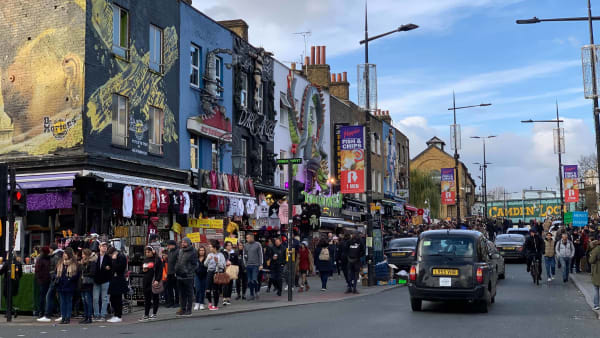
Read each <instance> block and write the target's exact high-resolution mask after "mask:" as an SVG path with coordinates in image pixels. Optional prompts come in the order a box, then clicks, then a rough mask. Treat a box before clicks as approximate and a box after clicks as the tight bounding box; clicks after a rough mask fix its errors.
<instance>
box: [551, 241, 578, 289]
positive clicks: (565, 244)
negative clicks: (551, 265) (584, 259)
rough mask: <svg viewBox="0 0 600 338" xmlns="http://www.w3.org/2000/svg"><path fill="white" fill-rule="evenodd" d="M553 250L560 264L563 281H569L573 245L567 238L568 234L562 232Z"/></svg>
mask: <svg viewBox="0 0 600 338" xmlns="http://www.w3.org/2000/svg"><path fill="white" fill-rule="evenodd" d="M555 251H556V257H557V258H558V262H559V264H560V265H561V266H562V270H563V282H564V283H566V282H568V281H569V267H570V266H571V259H573V256H575V246H574V245H573V242H571V240H569V236H568V234H567V233H566V232H563V233H562V236H561V239H560V241H558V242H557V243H556V247H555Z"/></svg>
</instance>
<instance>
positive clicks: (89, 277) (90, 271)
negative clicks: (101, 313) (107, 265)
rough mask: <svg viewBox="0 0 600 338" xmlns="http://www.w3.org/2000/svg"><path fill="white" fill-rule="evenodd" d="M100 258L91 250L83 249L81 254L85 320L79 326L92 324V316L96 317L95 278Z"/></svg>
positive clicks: (81, 288)
mask: <svg viewBox="0 0 600 338" xmlns="http://www.w3.org/2000/svg"><path fill="white" fill-rule="evenodd" d="M97 260H98V256H96V254H95V253H94V252H93V251H92V250H90V249H83V251H82V253H81V263H80V268H79V269H80V271H81V287H80V291H81V300H82V302H83V319H82V320H81V321H80V322H79V324H91V323H92V316H93V315H94V305H93V301H92V300H93V296H92V293H93V290H94V277H95V276H96V269H97V265H96V262H97Z"/></svg>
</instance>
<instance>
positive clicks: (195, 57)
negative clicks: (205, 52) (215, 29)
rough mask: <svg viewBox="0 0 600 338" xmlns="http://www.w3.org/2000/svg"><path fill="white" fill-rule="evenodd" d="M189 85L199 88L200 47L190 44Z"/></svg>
mask: <svg viewBox="0 0 600 338" xmlns="http://www.w3.org/2000/svg"><path fill="white" fill-rule="evenodd" d="M190 58H191V60H190V85H191V86H192V87H194V88H198V87H200V47H198V46H196V45H194V44H192V46H191V47H190Z"/></svg>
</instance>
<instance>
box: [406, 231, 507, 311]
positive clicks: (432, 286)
mask: <svg viewBox="0 0 600 338" xmlns="http://www.w3.org/2000/svg"><path fill="white" fill-rule="evenodd" d="M487 243H488V241H487V239H486V238H485V237H484V235H483V234H482V233H480V232H478V231H471V230H431V231H426V232H424V233H422V234H421V235H420V236H419V241H418V243H417V251H416V261H415V262H414V264H413V265H412V266H411V268H410V273H409V293H410V305H411V307H412V310H413V311H420V310H421V306H422V302H423V301H424V300H427V301H449V300H465V301H469V302H470V303H473V304H475V305H476V306H477V308H478V310H479V311H480V312H487V311H488V306H489V305H490V304H491V303H493V302H494V301H495V299H496V283H497V281H498V273H497V271H496V265H495V264H494V263H493V259H494V258H497V257H494V256H493V255H494V254H493V253H491V252H490V251H489V248H488V245H487Z"/></svg>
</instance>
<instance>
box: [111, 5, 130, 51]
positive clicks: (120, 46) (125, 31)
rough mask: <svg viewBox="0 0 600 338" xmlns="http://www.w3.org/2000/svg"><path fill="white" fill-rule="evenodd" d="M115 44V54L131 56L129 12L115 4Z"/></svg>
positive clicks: (113, 7) (113, 49)
mask: <svg viewBox="0 0 600 338" xmlns="http://www.w3.org/2000/svg"><path fill="white" fill-rule="evenodd" d="M112 9H113V46H112V51H113V53H115V55H118V56H120V57H122V58H126V59H127V58H128V57H129V12H127V10H125V9H123V8H121V7H119V6H117V5H113V6H112Z"/></svg>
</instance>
